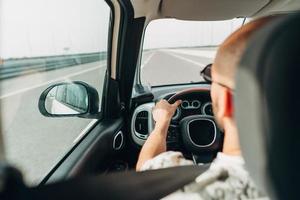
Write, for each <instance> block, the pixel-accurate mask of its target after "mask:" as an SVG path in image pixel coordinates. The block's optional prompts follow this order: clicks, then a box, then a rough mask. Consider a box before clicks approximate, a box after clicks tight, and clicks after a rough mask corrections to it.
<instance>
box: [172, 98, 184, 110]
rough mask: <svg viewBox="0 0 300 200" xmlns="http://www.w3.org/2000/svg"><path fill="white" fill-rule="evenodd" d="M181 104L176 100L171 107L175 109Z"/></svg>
mask: <svg viewBox="0 0 300 200" xmlns="http://www.w3.org/2000/svg"><path fill="white" fill-rule="evenodd" d="M181 103H182V101H181V100H177V101H176V102H175V103H174V104H173V106H175V107H176V108H177V107H178V106H179V105H180V104H181Z"/></svg>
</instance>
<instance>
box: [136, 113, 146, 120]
mask: <svg viewBox="0 0 300 200" xmlns="http://www.w3.org/2000/svg"><path fill="white" fill-rule="evenodd" d="M136 118H140V119H141V118H147V119H148V112H147V111H141V112H139V113H138V114H137V116H136Z"/></svg>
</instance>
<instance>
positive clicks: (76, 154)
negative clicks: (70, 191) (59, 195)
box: [41, 118, 124, 184]
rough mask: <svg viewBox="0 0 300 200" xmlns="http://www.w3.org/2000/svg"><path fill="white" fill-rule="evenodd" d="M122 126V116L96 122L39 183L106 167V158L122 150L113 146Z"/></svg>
mask: <svg viewBox="0 0 300 200" xmlns="http://www.w3.org/2000/svg"><path fill="white" fill-rule="evenodd" d="M122 126H123V119H122V118H118V119H109V120H102V121H101V122H99V123H97V124H96V125H95V127H94V128H93V129H92V130H91V131H90V132H89V133H88V134H87V135H85V136H84V137H83V138H82V139H81V140H80V141H79V142H78V143H77V145H75V146H74V147H73V148H72V149H71V150H70V151H69V152H68V153H67V154H66V155H65V156H64V158H63V159H62V160H61V161H60V163H58V164H57V165H56V166H55V167H54V168H53V169H52V170H51V172H50V173H49V174H48V175H47V176H46V178H45V179H44V180H43V181H42V182H41V184H45V183H50V182H55V181H56V180H62V179H67V178H70V177H74V176H80V175H82V174H85V175H86V174H93V173H96V172H97V173H98V172H99V171H101V170H100V169H105V168H108V167H109V166H108V165H109V163H110V162H108V160H110V159H112V158H113V157H114V156H115V155H116V154H117V153H118V152H121V151H122V148H120V149H117V150H115V149H114V148H113V142H114V137H115V136H116V134H118V133H119V132H120V131H122V130H121V129H122ZM123 145H124V144H123ZM123 145H122V146H123Z"/></svg>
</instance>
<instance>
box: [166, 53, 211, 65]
mask: <svg viewBox="0 0 300 200" xmlns="http://www.w3.org/2000/svg"><path fill="white" fill-rule="evenodd" d="M164 53H166V54H168V55H170V56H173V57H176V58H179V59H181V60H184V61H186V62H189V63H192V64H194V65H197V66H200V67H204V66H205V64H203V63H200V62H196V61H193V60H191V59H188V58H185V57H183V56H179V55H176V54H174V53H171V52H169V51H166V50H165V51H164Z"/></svg>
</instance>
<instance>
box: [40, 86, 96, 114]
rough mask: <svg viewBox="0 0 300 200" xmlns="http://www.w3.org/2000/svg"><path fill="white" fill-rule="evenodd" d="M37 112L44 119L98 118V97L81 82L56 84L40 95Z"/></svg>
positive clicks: (93, 90) (93, 89) (94, 91)
mask: <svg viewBox="0 0 300 200" xmlns="http://www.w3.org/2000/svg"><path fill="white" fill-rule="evenodd" d="M39 110H40V113H41V114H42V115H44V116H46V117H71V116H77V117H83V118H98V116H99V95H98V92H97V90H96V89H95V88H93V87H91V86H90V85H88V84H87V83H84V82H81V81H74V82H63V83H57V84H54V85H52V86H50V87H48V88H47V89H46V90H45V91H44V92H43V93H42V94H41V96H40V99H39Z"/></svg>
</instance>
